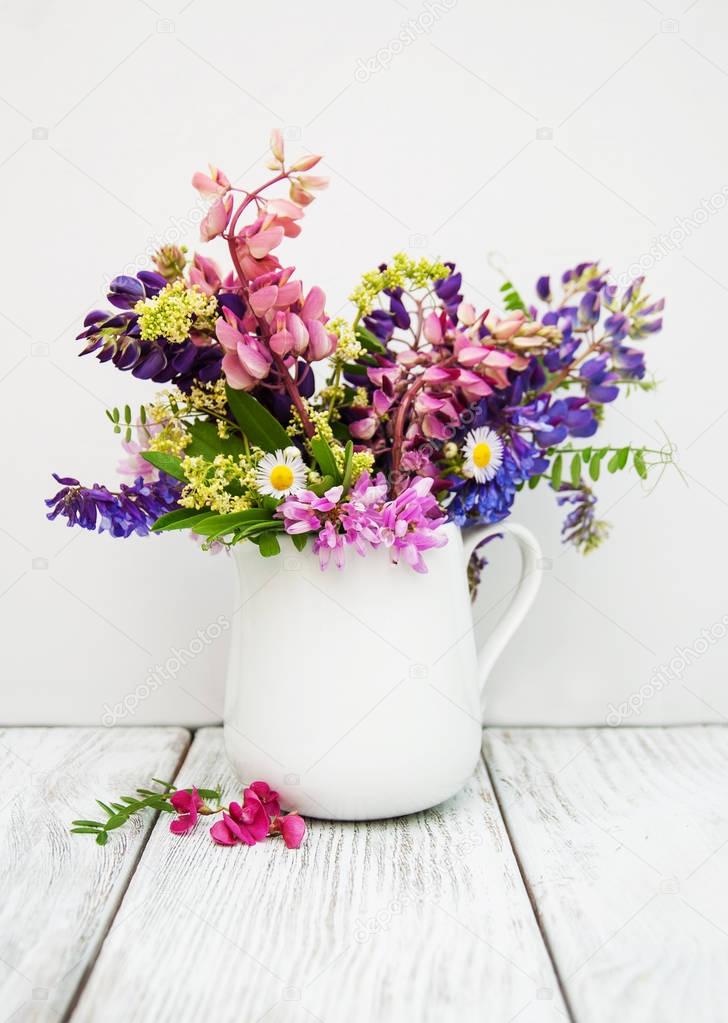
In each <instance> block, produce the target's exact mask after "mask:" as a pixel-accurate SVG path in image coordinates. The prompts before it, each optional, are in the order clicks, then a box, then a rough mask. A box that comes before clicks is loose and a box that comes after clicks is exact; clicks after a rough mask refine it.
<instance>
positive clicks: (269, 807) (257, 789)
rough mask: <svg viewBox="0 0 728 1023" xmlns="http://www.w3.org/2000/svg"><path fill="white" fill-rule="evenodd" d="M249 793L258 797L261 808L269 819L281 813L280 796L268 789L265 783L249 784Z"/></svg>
mask: <svg viewBox="0 0 728 1023" xmlns="http://www.w3.org/2000/svg"><path fill="white" fill-rule="evenodd" d="M246 791H248V790H246ZM249 791H251V792H253V793H254V794H255V795H256V796H257V797H258V799H259V800H260V802H261V803H262V804H263V808H264V809H265V812H266V813H267V814H268V818H269V819H270V818H271V817H278V815H279V814H280V812H281V803H280V796H279V795H278V793H277V792H275V791H274V790H273V789H272V788H271V787H270V785H268V783H267V782H264V781H254V782H251V784H250V790H249Z"/></svg>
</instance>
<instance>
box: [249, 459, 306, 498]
mask: <svg viewBox="0 0 728 1023" xmlns="http://www.w3.org/2000/svg"><path fill="white" fill-rule="evenodd" d="M255 485H256V487H257V488H258V490H259V491H260V493H261V494H266V495H267V496H268V497H288V495H289V494H296V493H298V491H299V490H303V489H304V487H305V486H306V466H305V465H304V462H303V459H302V458H301V455H300V452H299V450H298V448H294V447H290V448H286V449H285V451H281V449H280V448H279V449H278V450H277V451H273V452H268V454H266V455H263V457H262V458H261V460H260V461H259V462H258V465H257V467H256V470H255Z"/></svg>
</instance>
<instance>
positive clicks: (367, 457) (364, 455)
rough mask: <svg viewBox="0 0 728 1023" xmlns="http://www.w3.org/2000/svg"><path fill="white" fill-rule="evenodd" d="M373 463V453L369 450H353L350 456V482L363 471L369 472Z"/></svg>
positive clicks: (355, 479) (356, 478)
mask: <svg viewBox="0 0 728 1023" xmlns="http://www.w3.org/2000/svg"><path fill="white" fill-rule="evenodd" d="M334 457H336V455H334ZM336 461H337V462H338V458H337V459H336ZM373 465H374V455H373V454H372V453H371V451H355V452H354V454H353V455H352V456H351V482H352V483H356V481H357V480H358V479H359V477H360V476H361V474H362V473H363V472H371V471H372V466H373Z"/></svg>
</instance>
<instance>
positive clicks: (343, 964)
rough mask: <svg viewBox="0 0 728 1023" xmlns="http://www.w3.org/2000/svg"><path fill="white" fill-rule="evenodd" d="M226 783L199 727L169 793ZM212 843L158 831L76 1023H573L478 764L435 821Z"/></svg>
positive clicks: (215, 733)
mask: <svg viewBox="0 0 728 1023" xmlns="http://www.w3.org/2000/svg"><path fill="white" fill-rule="evenodd" d="M433 755H436V751H433ZM219 781H222V783H223V786H224V789H225V791H226V794H227V796H228V797H230V796H234V795H235V794H236V786H235V783H234V779H233V777H232V775H231V774H230V772H229V771H228V769H227V765H226V761H225V756H224V752H223V744H222V732H221V730H220V729H204V730H202V731H201V732H198V733H197V735H196V737H195V740H194V743H193V746H192V748H191V750H190V753H189V755H188V757H187V760H186V761H185V763H184V766H183V769H182V771H181V773H180V776H179V778H178V781H177V784H178V785H183V786H188V785H191V784H198V785H209V784H212V783H216V782H219ZM207 830H208V823H207V822H202V823H201V824H200V825H199V826H198V828H197V829H196V830H195V831H194V832H192V833H191V834H189V835H187V836H184V837H180V838H177V837H174V836H172V835H171V834H170V833H169V830H168V823H167V822H166V821H160V822H158V824H157V826H156V828H155V830H154V833H153V834H152V836H151V838H150V840H149V842H148V844H147V846H146V848H145V851H144V855H143V857H142V860H141V862H140V864H139V866H138V868H137V871H136V873H135V875H134V878H133V879H132V882H131V884H130V886H129V889H128V891H127V893H126V896H125V897H124V901H123V903H122V906H121V907H120V910H119V913H118V914H117V917H116V919H115V921H114V925H113V927H112V928H111V931H110V932H109V934H108V936H107V938H106V940H105V942H104V945H103V947H102V950H101V954H100V956H99V958H98V961H97V963H96V966H95V969H94V971H93V973H92V975H91V977H90V979H89V982H88V985H87V986H86V988H85V990H84V992H83V995H82V997H81V999H80V1001H79V1003H78V1005H77V1007H76V1010H75V1012H74V1014H73V1017H72V1020H73V1023H96V1021H98V1020H101V1019H103V1020H104V1023H113V1021H116V1020H119V1021H122V1020H123V1021H124V1023H131V1021H134V1020H138V1021H149V1020H155V1021H157V1023H163V1021H176V1023H188V1021H189V1023H192V1021H194V1023H197V1021H199V1020H202V1019H208V1018H210V1019H218V1020H221V1021H227V1020H244V1021H246V1023H255V1021H257V1020H265V1021H266V1023H280V1021H289V1020H291V1021H301V1023H303V1021H310V1020H311V1019H314V1020H319V1021H324V1023H339V1021H342V1020H347V1021H351V1023H356V1021H366V1023H371V1021H373V1020H376V1021H377V1023H388V1021H392V1023H395V1021H396V1023H404V1021H409V1020H411V1021H417V1023H429V1021H433V1023H434V1021H436V1023H442V1021H443V1020H458V1021H462V1023H470V1021H473V1023H474V1021H478V1023H482V1021H483V1020H486V1019H487V1020H488V1021H489V1023H508V1021H510V1020H511V1019H513V1018H514V1017H516V1016H517V1017H518V1020H519V1023H535V1021H548V1023H554V1021H556V1020H558V1021H563V1020H564V1019H565V1014H564V1006H563V1003H562V1001H561V997H560V994H559V990H558V986H557V983H556V980H555V978H554V975H553V972H552V969H551V964H550V960H549V958H548V955H547V952H546V950H545V947H544V945H543V943H542V940H541V937H540V934H539V932H538V929H537V926H536V922H535V919H534V916H533V913H532V910H531V907H530V904H529V901H528V897H527V894H526V891H525V889H524V887H523V883H522V880H521V877H520V874H519V871H518V867H517V864H516V862H515V860H514V857H513V854H512V850H511V848H510V845H509V843H508V839H507V837H506V835H505V831H504V827H503V823H502V820H501V818H500V814H499V812H498V809H497V806H496V805H495V800H494V798H493V793H492V789H491V787H490V783H489V781H488V778H487V774H486V772H485V770H484V768H483V766H482V765H481V767H480V768H479V770H478V772H477V773H476V775H475V776H474V777H473V779H472V780H471V782H470V783H469V784H468V785H467V786H466V788H465V789H464V790H463V792H462V793H461V794H460V795H459V796H457V797H456V798H455V799H453V800H450V801H448V802H447V803H446V804H443V805H442V806H441V807H439V808H436V809H435V810H431V811H428V812H427V813H422V814H417V815H415V816H412V817H408V818H402V819H399V820H393V821H384V822H376V823H372V824H334V823H329V822H311V823H310V830H309V834H308V837H307V840H306V843H305V844H304V846H303V847H302V848H301V849H300V850H298V851H288V850H286V849H285V847H284V846H283V845H282V843H281V842H280V841H276V840H270V841H268V842H266V843H265V844H263V845H261V846H258V847H255V848H252V849H247V848H244V847H235V848H231V849H224V848H219V847H217V846H215V845H214V844H213V843H212V841H211V839H210V838H209V835H208V834H207Z"/></svg>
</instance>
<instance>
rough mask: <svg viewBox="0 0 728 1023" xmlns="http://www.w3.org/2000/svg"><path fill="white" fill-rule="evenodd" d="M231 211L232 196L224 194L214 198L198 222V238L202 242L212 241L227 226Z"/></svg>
mask: <svg viewBox="0 0 728 1023" xmlns="http://www.w3.org/2000/svg"><path fill="white" fill-rule="evenodd" d="M232 211H233V197H232V196H231V195H229V194H228V195H226V196H224V197H223V198H220V199H216V200H215V202H214V203H213V204H212V206H211V207H210V208H209V210H208V211H207V213H206V214H205V216H204V217H203V218H202V220H201V222H200V238H201V239H202V240H203V242H209V241H212V239H213V238H217V237H218V235H221V234H222V233H223V231H224V230H225V228H226V227H227V226H228V221H229V220H230V214H231V213H232Z"/></svg>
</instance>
